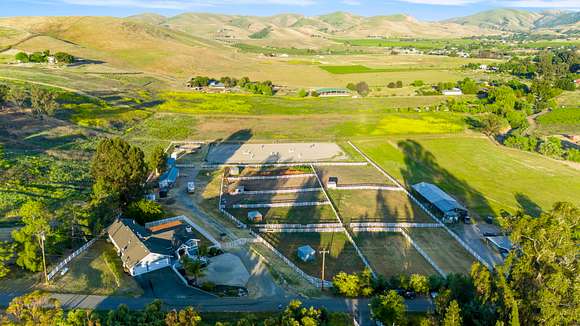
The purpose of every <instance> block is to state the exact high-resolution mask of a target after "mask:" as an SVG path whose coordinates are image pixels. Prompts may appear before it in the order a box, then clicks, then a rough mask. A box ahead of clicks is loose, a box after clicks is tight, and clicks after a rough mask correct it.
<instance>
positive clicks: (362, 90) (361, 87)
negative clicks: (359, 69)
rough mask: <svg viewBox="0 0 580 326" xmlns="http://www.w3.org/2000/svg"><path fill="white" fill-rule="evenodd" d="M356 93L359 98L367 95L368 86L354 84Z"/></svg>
mask: <svg viewBox="0 0 580 326" xmlns="http://www.w3.org/2000/svg"><path fill="white" fill-rule="evenodd" d="M356 91H357V93H359V94H360V95H361V96H367V95H369V85H368V84H367V83H366V82H364V81H361V82H359V83H357V84H356Z"/></svg>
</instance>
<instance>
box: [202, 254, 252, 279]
mask: <svg viewBox="0 0 580 326" xmlns="http://www.w3.org/2000/svg"><path fill="white" fill-rule="evenodd" d="M249 279H250V273H249V272H248V270H247V269H246V267H245V266H244V264H243V262H242V260H241V259H240V258H239V257H238V256H236V255H234V254H230V253H225V254H222V255H219V256H217V257H212V258H210V259H209V265H208V266H207V268H206V271H205V276H204V277H203V278H201V283H203V282H212V283H215V284H218V285H230V286H242V287H245V286H246V284H248V280H249Z"/></svg>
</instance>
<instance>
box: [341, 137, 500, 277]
mask: <svg viewBox="0 0 580 326" xmlns="http://www.w3.org/2000/svg"><path fill="white" fill-rule="evenodd" d="M348 144H349V145H350V146H351V147H352V148H354V150H355V151H357V152H358V153H359V154H360V155H361V156H362V157H364V158H365V160H367V161H368V162H369V163H370V164H371V165H372V166H373V167H374V168H375V169H377V170H378V171H379V172H381V173H382V174H383V175H384V176H386V177H387V178H388V179H389V180H391V181H392V182H394V183H395V184H397V185H399V186H400V187H401V188H403V191H404V192H405V193H406V194H407V196H409V198H411V200H413V202H414V203H415V204H417V206H419V207H420V208H421V209H422V210H423V211H425V213H427V215H429V216H430V217H431V218H432V219H433V220H434V221H436V222H437V223H439V224H441V227H443V228H444V229H445V230H446V231H447V232H448V233H449V234H450V235H451V236H452V237H453V238H454V239H455V240H457V242H459V244H460V245H461V246H462V247H463V248H465V250H467V252H469V253H470V254H471V255H472V256H473V257H475V258H476V259H477V260H478V261H479V262H480V263H482V264H483V265H484V266H485V267H487V268H488V269H490V270H492V269H493V267H492V266H491V265H490V264H489V263H488V262H487V261H486V260H485V259H483V257H481V256H480V255H479V254H478V253H477V252H475V250H473V249H471V247H469V246H468V245H467V244H466V243H465V241H463V239H461V238H460V237H459V236H458V235H457V234H455V233H454V232H453V231H451V229H449V228H448V227H447V226H446V225H445V224H443V222H441V220H440V219H439V218H437V217H436V216H435V215H434V214H433V213H432V212H431V211H430V210H429V209H427V207H425V206H424V205H423V204H422V203H421V202H419V200H417V198H415V196H413V195H412V194H411V193H410V192H409V191H408V190H407V189H406V188H405V187H403V185H402V184H401V183H400V182H399V181H397V180H396V179H395V178H393V177H392V176H391V175H390V174H388V173H387V172H386V171H385V170H383V169H382V168H381V167H380V166H378V165H377V164H376V163H375V162H373V161H372V160H371V159H370V158H369V157H368V156H367V155H366V154H365V153H363V152H362V151H361V150H360V149H359V148H358V147H357V146H356V145H355V144H353V143H352V142H351V141H350V140H349V141H348Z"/></svg>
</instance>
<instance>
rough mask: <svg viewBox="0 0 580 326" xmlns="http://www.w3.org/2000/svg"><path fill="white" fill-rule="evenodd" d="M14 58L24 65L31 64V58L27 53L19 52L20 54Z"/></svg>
mask: <svg viewBox="0 0 580 326" xmlns="http://www.w3.org/2000/svg"><path fill="white" fill-rule="evenodd" d="M14 58H15V59H16V60H17V61H19V62H22V63H27V62H30V57H29V56H28V54H26V53H25V52H18V53H16V56H15V57H14Z"/></svg>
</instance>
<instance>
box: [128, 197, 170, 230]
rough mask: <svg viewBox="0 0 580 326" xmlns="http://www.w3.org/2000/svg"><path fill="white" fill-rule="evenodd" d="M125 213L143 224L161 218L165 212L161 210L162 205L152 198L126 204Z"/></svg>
mask: <svg viewBox="0 0 580 326" xmlns="http://www.w3.org/2000/svg"><path fill="white" fill-rule="evenodd" d="M125 215H126V216H127V217H128V218H132V219H134V220H135V221H137V223H139V224H145V223H148V222H152V221H157V220H160V219H162V218H163V216H164V215H165V212H164V211H163V207H162V206H161V205H159V204H158V203H156V202H154V201H152V200H147V199H140V200H137V201H134V202H132V203H130V204H129V206H127V210H126V211H125Z"/></svg>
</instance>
